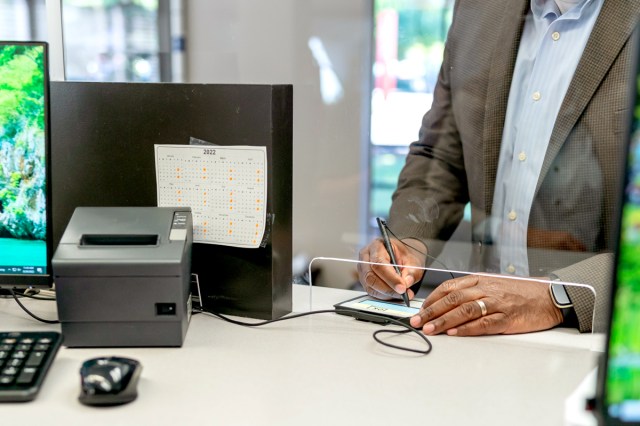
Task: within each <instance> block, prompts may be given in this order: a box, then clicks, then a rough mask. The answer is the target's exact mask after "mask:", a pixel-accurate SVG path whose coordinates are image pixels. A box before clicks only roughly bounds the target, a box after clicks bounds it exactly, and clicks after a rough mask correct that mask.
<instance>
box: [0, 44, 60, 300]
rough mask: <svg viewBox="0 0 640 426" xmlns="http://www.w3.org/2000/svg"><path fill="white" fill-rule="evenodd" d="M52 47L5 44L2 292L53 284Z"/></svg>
mask: <svg viewBox="0 0 640 426" xmlns="http://www.w3.org/2000/svg"><path fill="white" fill-rule="evenodd" d="M49 165H50V137H49V74H48V53H47V44H46V43H44V42H7V41H0V289H5V290H6V289H13V288H31V287H32V288H43V287H50V286H51V285H52V274H51V257H52V244H53V243H52V241H53V238H52V235H53V234H52V226H51V224H52V221H51V211H52V210H51V185H50V181H51V179H50V168H49Z"/></svg>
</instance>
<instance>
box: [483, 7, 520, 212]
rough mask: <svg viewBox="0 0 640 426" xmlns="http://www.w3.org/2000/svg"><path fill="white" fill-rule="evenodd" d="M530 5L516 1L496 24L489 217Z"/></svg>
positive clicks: (489, 111)
mask: <svg viewBox="0 0 640 426" xmlns="http://www.w3.org/2000/svg"><path fill="white" fill-rule="evenodd" d="M506 3H507V2H506ZM529 4H530V0H518V1H513V2H512V6H513V7H507V8H506V12H505V14H504V15H503V17H502V19H501V21H498V22H496V28H497V29H499V30H498V31H500V37H498V38H497V40H498V42H497V44H496V46H495V52H494V55H493V60H492V62H491V69H490V71H489V79H488V84H487V99H486V104H485V117H484V132H483V150H484V194H485V213H486V215H487V217H489V216H491V208H492V206H493V192H494V188H495V183H496V174H497V170H498V157H499V155H500V142H501V141H502V130H503V128H504V120H505V116H506V113H507V101H508V100H509V88H510V87H511V80H512V76H513V69H514V67H515V63H516V56H517V54H518V47H519V45H520V37H521V35H522V29H523V27H524V21H525V17H526V14H527V11H528V10H529Z"/></svg>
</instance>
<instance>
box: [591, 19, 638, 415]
mask: <svg viewBox="0 0 640 426" xmlns="http://www.w3.org/2000/svg"><path fill="white" fill-rule="evenodd" d="M636 35H637V36H638V37H636V40H635V41H636V56H637V57H636V60H635V66H636V70H635V73H633V74H632V76H633V82H632V86H630V87H629V90H630V91H631V93H632V97H631V99H632V103H631V104H630V107H631V108H630V115H631V120H630V122H631V126H630V131H629V135H630V137H629V145H628V151H627V163H626V171H627V173H626V178H625V185H624V194H623V198H622V206H621V210H620V215H621V216H620V223H619V230H620V232H619V234H618V249H617V253H616V265H615V268H614V279H613V288H612V297H611V300H610V302H611V305H610V322H609V330H608V333H607V340H606V348H605V354H604V356H603V358H602V361H603V362H602V363H601V366H600V367H599V368H600V370H599V372H598V373H599V374H598V376H599V377H598V396H597V401H596V405H597V408H598V410H597V414H598V415H599V420H600V424H604V425H618V424H619V425H623V424H624V425H631V424H634V425H635V424H640V333H639V332H638V326H639V325H640V67H638V65H639V62H638V60H639V59H640V27H638V30H637V31H636Z"/></svg>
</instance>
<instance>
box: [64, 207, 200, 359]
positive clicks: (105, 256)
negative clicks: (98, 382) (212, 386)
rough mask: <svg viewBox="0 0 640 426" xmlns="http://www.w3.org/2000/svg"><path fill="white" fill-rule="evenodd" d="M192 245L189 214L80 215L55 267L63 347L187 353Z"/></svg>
mask: <svg viewBox="0 0 640 426" xmlns="http://www.w3.org/2000/svg"><path fill="white" fill-rule="evenodd" d="M192 243H193V223H192V219H191V210H190V209H189V208H188V207H187V208H173V207H78V208H76V210H75V211H74V213H73V216H72V217H71V220H70V221H69V224H68V225H67V228H66V230H65V232H64V234H63V236H62V239H61V240H60V244H59V245H58V248H57V249H56V252H55V255H54V256H53V261H52V267H53V274H54V284H55V288H56V303H57V305H58V317H59V319H60V323H61V325H62V334H63V337H64V344H65V345H66V346H69V347H127V346H128V347H132V346H135V347H141V346H182V343H183V341H184V338H185V335H186V333H187V328H188V326H189V320H190V319H191V293H190V281H191V280H190V276H191V246H192Z"/></svg>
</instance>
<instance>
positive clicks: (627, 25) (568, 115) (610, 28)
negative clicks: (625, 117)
mask: <svg viewBox="0 0 640 426" xmlns="http://www.w3.org/2000/svg"><path fill="white" fill-rule="evenodd" d="M639 10H640V1H639V0H629V1H624V0H623V1H611V0H609V1H605V2H604V4H603V5H602V9H601V10H600V15H599V16H598V20H597V21H596V23H595V25H594V27H593V30H592V32H591V36H590V37H589V41H588V42H587V45H586V46H585V50H584V53H583V56H582V58H581V60H580V62H579V63H578V67H577V68H576V72H575V75H574V77H573V80H572V81H571V84H570V85H569V88H568V90H567V94H566V95H565V98H564V100H563V102H562V106H561V107H560V111H559V112H558V117H557V118H556V123H555V125H554V128H553V132H552V133H551V139H550V141H549V146H548V148H547V153H546V155H545V159H544V162H543V164H542V170H541V171H540V177H539V179H538V184H537V187H536V193H537V191H538V190H539V189H540V186H541V185H542V182H543V180H544V178H545V176H546V174H547V172H548V171H549V168H550V167H551V164H552V163H553V160H554V159H555V157H556V156H557V155H558V152H559V151H560V148H562V145H563V144H564V142H565V141H566V140H567V137H568V136H569V134H570V132H571V130H572V129H573V127H574V126H575V124H576V122H577V121H578V118H579V117H580V116H581V115H582V113H583V111H584V110H585V108H586V107H587V105H588V104H589V102H590V100H591V99H592V97H593V94H594V93H595V91H596V90H597V88H598V86H599V85H600V83H601V82H602V79H604V77H605V76H606V74H607V71H608V70H609V68H610V67H611V65H612V64H613V62H614V61H615V59H616V57H617V56H618V54H619V53H620V50H621V49H622V47H623V46H624V44H625V43H626V41H627V40H628V39H629V37H630V35H631V33H632V32H633V30H634V29H635V26H636V20H637V18H638V12H639Z"/></svg>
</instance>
